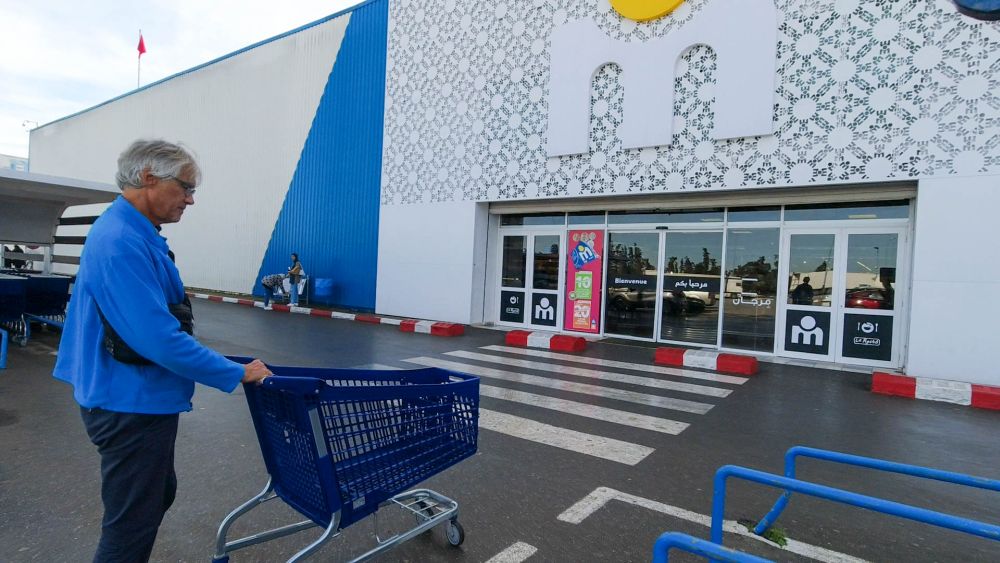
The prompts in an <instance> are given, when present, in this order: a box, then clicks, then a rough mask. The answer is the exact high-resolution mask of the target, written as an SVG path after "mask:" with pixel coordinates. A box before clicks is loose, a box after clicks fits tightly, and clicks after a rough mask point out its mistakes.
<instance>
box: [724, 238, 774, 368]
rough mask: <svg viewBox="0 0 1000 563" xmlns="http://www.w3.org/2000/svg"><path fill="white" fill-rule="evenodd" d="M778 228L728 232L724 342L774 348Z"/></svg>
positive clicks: (746, 347) (741, 346) (759, 349)
mask: <svg viewBox="0 0 1000 563" xmlns="http://www.w3.org/2000/svg"><path fill="white" fill-rule="evenodd" d="M779 236H780V232H779V230H778V229H731V230H730V231H729V232H728V234H727V236H726V289H725V293H724V295H723V299H724V300H725V301H724V303H723V304H722V310H723V315H722V346H723V347H726V348H736V349H740V350H752V351H754V352H768V353H769V352H773V351H774V321H775V316H776V314H777V309H778V301H777V297H778V245H779Z"/></svg>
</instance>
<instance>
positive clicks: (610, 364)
mask: <svg viewBox="0 0 1000 563" xmlns="http://www.w3.org/2000/svg"><path fill="white" fill-rule="evenodd" d="M482 349H483V350H491V351H494V352H509V353H511V354H521V355H524V356H535V357H536V358H549V359H552V360H565V361H567V362H576V363H580V364H588V365H591V366H599V367H605V368H621V369H629V370H632V371H644V372H647V373H658V374H661V375H673V376H675V377H687V378H689V379H701V380H703V381H716V382H719V383H732V384H734V385H743V384H744V383H746V382H747V378H746V377H736V376H734V375H721V374H717V373H705V372H701V371H694V370H690V369H681V368H672V367H667V366H657V365H648V364H633V363H629V362H619V361H616V360H605V359H603V358H588V357H584V356H573V355H570V354H560V353H558V352H547V351H545V350H529V349H526V348H514V347H511V346H497V345H493V346H483V348H482Z"/></svg>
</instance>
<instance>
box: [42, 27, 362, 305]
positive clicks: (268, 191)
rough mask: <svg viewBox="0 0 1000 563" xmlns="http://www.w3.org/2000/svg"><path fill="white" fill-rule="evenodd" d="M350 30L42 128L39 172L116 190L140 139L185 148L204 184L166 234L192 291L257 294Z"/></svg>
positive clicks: (243, 56)
mask: <svg viewBox="0 0 1000 563" xmlns="http://www.w3.org/2000/svg"><path fill="white" fill-rule="evenodd" d="M349 19H350V13H347V14H344V15H342V16H340V17H337V18H334V19H331V20H329V21H326V22H323V23H321V24H318V25H315V26H313V27H310V28H307V29H304V30H302V31H299V32H296V33H293V34H290V35H287V36H285V37H282V38H280V39H276V40H273V41H270V42H267V43H264V44H263V45H260V46H258V47H255V48H253V49H250V50H247V51H244V52H241V53H238V54H234V55H231V56H229V57H227V58H223V59H221V60H219V61H216V62H213V63H211V64H208V65H206V66H203V67H201V68H198V69H195V70H192V71H189V72H187V73H184V74H180V75H178V76H175V77H173V78H169V79H166V80H165V81H163V82H161V83H158V84H155V85H153V86H151V87H148V88H146V89H143V90H140V91H138V92H135V93H132V94H129V95H126V96H124V97H122V98H119V99H116V100H113V101H111V102H109V103H107V104H105V105H102V106H99V107H96V108H94V109H91V110H88V111H85V112H82V113H80V114H77V115H74V116H71V117H68V118H66V119H63V120H60V121H57V122H54V123H51V124H48V125H45V126H43V127H41V128H39V129H36V130H35V131H33V132H32V134H31V144H30V160H31V170H32V172H38V173H42V174H52V175H57V176H66V177H71V178H79V179H83V180H94V181H101V182H113V181H114V173H115V170H116V162H117V158H118V154H119V153H120V152H121V151H122V149H124V148H125V147H126V146H127V145H128V144H129V143H130V142H131V141H132V140H134V139H137V138H141V137H159V138H164V139H167V140H170V141H181V142H183V143H185V144H186V145H187V146H188V147H190V148H191V149H193V150H194V152H195V153H196V154H197V155H198V160H199V163H200V164H201V167H202V175H203V182H202V185H201V187H200V188H199V190H198V194H197V195H196V196H195V205H194V206H193V207H191V208H189V209H188V210H187V212H186V213H185V215H184V219H183V220H182V221H181V222H180V223H179V224H175V225H167V226H165V227H164V229H163V232H164V235H165V236H166V237H167V238H168V241H169V244H170V246H171V248H172V249H173V251H174V253H175V254H176V255H177V264H178V267H179V268H180V270H181V275H182V277H183V279H184V283H185V284H186V285H188V286H191V287H204V288H212V289H219V290H223V291H233V292H240V293H249V292H250V291H251V288H252V287H253V284H254V281H255V277H256V276H257V272H258V269H259V268H260V265H261V261H262V259H263V256H264V252H265V251H266V250H267V244H268V241H269V239H270V237H271V232H272V230H273V229H274V225H275V221H276V219H277V217H278V213H279V212H280V210H281V206H282V202H283V201H284V198H285V194H286V192H287V190H288V187H289V184H290V182H291V179H292V175H293V173H294V172H295V167H296V164H297V163H298V161H299V155H300V153H301V151H302V147H303V144H304V143H305V140H306V137H307V136H308V134H309V129H310V126H311V124H312V121H313V117H314V116H315V114H316V108H317V106H318V104H319V101H320V97H321V95H322V94H323V89H324V87H325V85H326V82H327V78H328V77H329V74H330V70H331V68H332V67H333V64H334V62H335V60H336V57H337V52H338V50H339V48H340V45H341V42H342V40H343V38H344V32H345V30H346V28H347V24H348V22H349ZM149 108H156V109H155V110H150V109H149ZM99 211H100V209H96V210H95V209H88V210H82V209H80V210H74V211H73V212H72V214H73V215H88V214H97V213H98V212H99ZM62 229H67V227H63V228H61V230H60V234H63V232H62ZM72 230H73V232H72V234H74V235H79V234H82V233H81V232H79V231H81V230H82V229H81V228H80V227H73V228H72ZM65 234H70V233H69V231H67V232H66V233H65ZM78 252H79V247H76V248H74V247H65V246H60V247H57V248H56V254H66V255H72V254H78Z"/></svg>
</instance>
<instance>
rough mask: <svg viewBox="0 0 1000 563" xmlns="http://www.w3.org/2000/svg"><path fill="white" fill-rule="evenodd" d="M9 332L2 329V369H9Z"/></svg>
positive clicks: (0, 351) (0, 362)
mask: <svg viewBox="0 0 1000 563" xmlns="http://www.w3.org/2000/svg"><path fill="white" fill-rule="evenodd" d="M7 338H8V337H7V331H6V330H4V329H2V328H0V369H6V368H7Z"/></svg>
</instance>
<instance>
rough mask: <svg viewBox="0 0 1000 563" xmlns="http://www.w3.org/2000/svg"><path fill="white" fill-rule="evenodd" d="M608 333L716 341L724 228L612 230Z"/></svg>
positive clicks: (651, 337) (671, 339) (608, 251)
mask: <svg viewBox="0 0 1000 563" xmlns="http://www.w3.org/2000/svg"><path fill="white" fill-rule="evenodd" d="M607 262H608V274H607V281H606V287H607V290H606V294H605V297H606V303H607V304H606V305H605V310H604V311H605V312H604V332H605V334H609V335H618V336H628V337H634V338H644V339H650V340H661V341H668V342H676V343H684V344H707V345H711V346H715V345H717V344H718V338H719V295H720V291H721V280H722V232H721V231H694V230H692V231H670V232H662V231H661V232H614V231H612V232H610V233H609V234H608V247H607Z"/></svg>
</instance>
